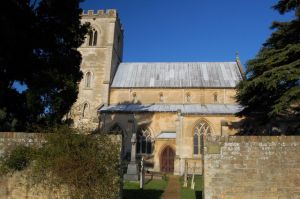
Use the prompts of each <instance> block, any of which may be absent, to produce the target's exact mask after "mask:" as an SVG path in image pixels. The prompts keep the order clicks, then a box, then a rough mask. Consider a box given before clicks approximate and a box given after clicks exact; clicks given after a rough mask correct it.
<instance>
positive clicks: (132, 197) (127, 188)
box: [123, 180, 168, 199]
mask: <svg viewBox="0 0 300 199" xmlns="http://www.w3.org/2000/svg"><path fill="white" fill-rule="evenodd" d="M167 183H168V181H167V180H150V181H148V182H147V181H146V183H145V185H144V189H140V184H139V182H124V187H123V199H136V198H138V199H159V198H161V197H162V194H163V192H164V190H165V188H166V186H167Z"/></svg>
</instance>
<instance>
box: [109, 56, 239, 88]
mask: <svg viewBox="0 0 300 199" xmlns="http://www.w3.org/2000/svg"><path fill="white" fill-rule="evenodd" d="M241 79H242V75H241V72H240V70H239V67H238V65H237V63H236V62H165V63H163V62H162V63H155V62H153V63H151V62H149V63H142V62H141V63H121V64H120V65H119V67H118V70H117V72H116V75H115V77H114V80H113V83H112V86H111V87H113V88H149V87H150V88H155V87H156V88H187V87H193V88H194V87H202V88H203V87H209V88H215V87H218V88H219V87H223V88H224V87H229V88H232V87H235V86H236V85H237V83H238V82H239V81H240V80H241Z"/></svg>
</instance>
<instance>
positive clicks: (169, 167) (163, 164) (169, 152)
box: [160, 146, 175, 173]
mask: <svg viewBox="0 0 300 199" xmlns="http://www.w3.org/2000/svg"><path fill="white" fill-rule="evenodd" d="M174 158H175V152H174V150H173V149H172V148H171V147H170V146H167V147H166V148H165V149H164V150H163V151H162V153H161V157H160V171H161V172H165V173H173V172H174Z"/></svg>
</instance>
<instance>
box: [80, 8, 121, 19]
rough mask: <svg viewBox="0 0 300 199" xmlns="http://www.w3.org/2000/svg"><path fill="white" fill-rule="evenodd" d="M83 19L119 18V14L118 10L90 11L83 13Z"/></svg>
mask: <svg viewBox="0 0 300 199" xmlns="http://www.w3.org/2000/svg"><path fill="white" fill-rule="evenodd" d="M81 15H82V17H93V18H94V17H113V18H117V17H118V13H117V10H116V9H107V10H98V11H95V10H88V11H83V12H82V14H81Z"/></svg>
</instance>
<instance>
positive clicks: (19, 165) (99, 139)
mask: <svg viewBox="0 0 300 199" xmlns="http://www.w3.org/2000/svg"><path fill="white" fill-rule="evenodd" d="M54 132H55V133H54ZM54 132H48V133H47V134H45V136H46V142H45V143H44V144H43V146H41V147H39V148H37V149H32V148H29V147H24V146H20V147H17V148H16V149H15V150H13V151H12V152H11V153H9V154H7V155H6V156H5V157H4V158H3V160H4V161H2V169H1V170H2V171H3V170H4V171H5V169H6V170H7V171H12V172H14V171H20V170H23V169H25V168H28V170H29V171H30V172H28V175H27V176H26V179H27V180H28V183H29V185H30V186H31V187H32V188H34V187H35V186H42V187H46V188H47V189H49V190H52V189H53V190H57V189H59V190H68V192H67V193H68V194H69V196H70V198H73V199H80V198H89V199H93V198H103V199H110V198H117V196H118V194H119V189H120V184H121V182H120V169H119V166H120V159H119V154H120V146H119V144H117V143H114V142H113V141H112V139H111V138H110V137H109V136H108V135H103V134H101V135H84V134H79V132H77V131H75V130H72V129H69V128H59V129H57V130H55V131H54ZM30 163H31V164H30ZM3 165H4V166H3ZM29 165H30V166H29ZM28 166H29V167H28Z"/></svg>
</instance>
